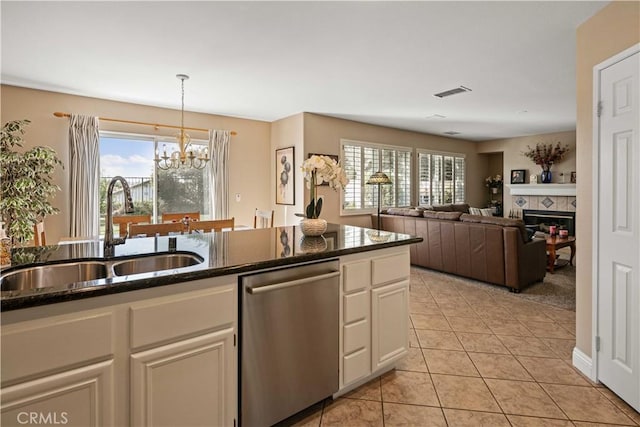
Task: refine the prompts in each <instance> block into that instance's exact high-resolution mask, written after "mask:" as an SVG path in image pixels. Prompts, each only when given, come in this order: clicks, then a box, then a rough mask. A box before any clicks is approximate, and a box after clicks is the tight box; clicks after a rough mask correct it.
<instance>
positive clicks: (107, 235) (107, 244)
mask: <svg viewBox="0 0 640 427" xmlns="http://www.w3.org/2000/svg"><path fill="white" fill-rule="evenodd" d="M118 181H119V182H120V184H121V185H122V190H123V191H124V211H125V213H132V212H133V199H132V198H131V188H129V184H128V183H127V180H126V179H124V178H123V177H121V176H114V177H113V179H112V180H111V182H109V186H108V187H107V215H106V218H105V230H104V247H103V256H104V257H105V258H110V257H113V256H114V254H115V246H116V245H121V244H123V243H124V242H125V241H126V240H127V235H128V233H125V235H124V236H121V237H119V238H114V237H113V188H114V187H115V185H116V183H117V182H118Z"/></svg>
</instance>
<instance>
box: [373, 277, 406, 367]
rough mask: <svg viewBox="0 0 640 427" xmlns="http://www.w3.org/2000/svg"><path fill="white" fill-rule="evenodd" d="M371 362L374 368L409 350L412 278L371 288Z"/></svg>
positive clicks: (397, 357)
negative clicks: (410, 284)
mask: <svg viewBox="0 0 640 427" xmlns="http://www.w3.org/2000/svg"><path fill="white" fill-rule="evenodd" d="M371 318H372V319H371V341H372V343H371V357H372V359H371V362H372V368H373V370H376V369H378V368H381V367H383V366H385V365H387V364H389V363H392V362H394V361H396V360H397V359H399V358H401V357H403V356H404V355H405V354H407V352H408V351H409V281H408V280H404V281H402V282H398V283H393V284H390V285H386V286H381V287H379V288H374V289H372V290H371Z"/></svg>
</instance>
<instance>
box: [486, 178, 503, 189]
mask: <svg viewBox="0 0 640 427" xmlns="http://www.w3.org/2000/svg"><path fill="white" fill-rule="evenodd" d="M484 181H485V184H484V185H485V186H487V187H489V188H500V187H502V176H500V175H496V176H488V177H487V178H486V179H485V180H484Z"/></svg>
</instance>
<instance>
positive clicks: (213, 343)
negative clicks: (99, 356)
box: [131, 328, 236, 426]
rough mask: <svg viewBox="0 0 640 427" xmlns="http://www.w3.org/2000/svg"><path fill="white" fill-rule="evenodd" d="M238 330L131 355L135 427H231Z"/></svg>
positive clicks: (132, 415)
mask: <svg viewBox="0 0 640 427" xmlns="http://www.w3.org/2000/svg"><path fill="white" fill-rule="evenodd" d="M233 335H234V330H233V328H228V329H224V330H222V331H218V332H214V333H210V334H206V335H202V336H198V337H195V338H190V339H186V340H182V341H178V342H176V343H172V344H168V345H164V346H161V347H156V348H153V349H151V350H147V351H143V352H139V353H134V354H132V355H131V382H132V384H131V392H132V396H131V425H135V426H205V425H207V426H231V425H233V421H234V417H235V403H236V380H235V378H236V376H235V375H236V365H235V362H234V360H235V359H234V354H235V351H234V346H233Z"/></svg>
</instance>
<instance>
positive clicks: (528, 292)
mask: <svg viewBox="0 0 640 427" xmlns="http://www.w3.org/2000/svg"><path fill="white" fill-rule="evenodd" d="M412 269H416V270H415V271H419V272H420V273H421V274H423V275H425V274H426V275H428V276H429V279H428V280H433V281H438V282H440V281H441V282H450V281H456V282H460V283H461V284H465V285H469V286H473V287H478V288H479V289H482V290H484V291H487V292H489V293H500V294H504V296H506V297H508V298H513V299H515V300H518V299H519V300H528V301H533V302H537V303H541V304H548V305H552V306H554V307H558V308H562V309H565V310H571V311H576V267H575V266H571V265H567V266H566V267H562V268H559V269H557V270H555V272H554V273H549V272H547V274H546V275H545V276H544V280H543V281H542V282H537V283H533V284H531V285H529V286H527V287H526V288H524V289H523V290H522V291H520V293H519V294H516V293H512V292H509V288H507V287H505V286H498V285H492V284H490V283H485V282H479V281H477V280H473V279H467V278H465V277H459V276H453V275H451V274H447V273H441V272H437V271H433V270H428V269H425V268H421V267H412Z"/></svg>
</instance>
